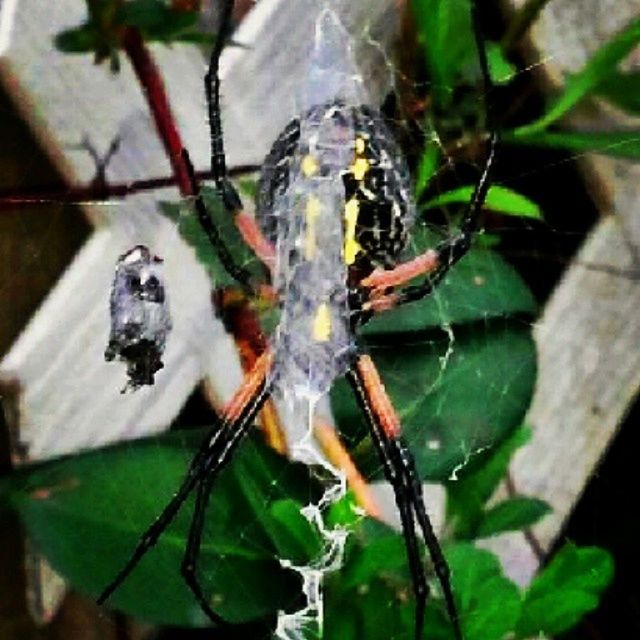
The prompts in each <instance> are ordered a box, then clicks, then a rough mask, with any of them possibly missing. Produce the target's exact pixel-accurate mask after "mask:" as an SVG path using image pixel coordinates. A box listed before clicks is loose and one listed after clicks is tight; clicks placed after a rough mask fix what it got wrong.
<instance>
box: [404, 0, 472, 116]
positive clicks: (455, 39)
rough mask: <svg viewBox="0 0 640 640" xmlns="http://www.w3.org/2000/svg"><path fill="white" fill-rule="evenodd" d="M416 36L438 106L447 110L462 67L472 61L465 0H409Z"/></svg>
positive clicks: (467, 7) (467, 4) (462, 69)
mask: <svg viewBox="0 0 640 640" xmlns="http://www.w3.org/2000/svg"><path fill="white" fill-rule="evenodd" d="M411 7H412V9H413V16H414V18H415V21H416V25H417V27H418V37H419V41H420V44H421V45H422V48H423V51H424V54H425V60H424V61H425V67H426V69H427V71H428V72H429V78H430V80H431V95H432V97H433V100H434V103H435V105H436V106H437V108H438V109H447V108H448V107H450V106H451V101H452V99H453V87H456V86H458V84H459V82H460V79H461V76H462V75H463V73H464V69H465V66H466V65H467V64H468V63H469V62H470V61H474V60H476V57H477V56H476V49H475V44H474V40H473V35H472V32H471V29H470V24H471V18H470V15H471V9H470V4H469V0H412V2H411Z"/></svg>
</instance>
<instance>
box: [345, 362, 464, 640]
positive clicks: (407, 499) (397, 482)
mask: <svg viewBox="0 0 640 640" xmlns="http://www.w3.org/2000/svg"><path fill="white" fill-rule="evenodd" d="M347 378H348V380H349V382H350V383H351V384H352V386H353V388H354V391H355V393H356V397H357V398H358V401H359V403H360V406H361V408H362V409H363V411H364V414H365V416H366V418H367V422H368V423H369V427H370V429H371V435H372V438H373V441H374V443H375V446H376V449H377V451H378V455H379V456H380V459H381V460H382V463H383V466H384V471H385V476H386V478H387V480H388V481H389V483H390V484H391V486H392V488H393V491H394V494H395V499H396V504H397V506H398V511H399V513H400V519H401V523H402V531H403V535H404V539H405V544H406V547H407V557H408V560H409V567H410V570H411V575H412V580H413V589H414V593H415V597H416V629H415V638H416V640H419V639H420V638H421V637H422V631H423V627H424V613H425V607H426V601H427V597H428V594H429V590H428V585H427V581H426V576H425V570H424V566H423V563H422V559H421V557H420V551H419V545H418V541H417V536H416V531H415V520H416V519H417V521H418V524H419V525H420V528H421V530H422V533H423V536H424V539H425V543H426V545H427V548H428V549H429V554H430V556H431V558H432V560H433V563H434V567H435V571H436V576H437V578H438V580H439V582H440V585H441V588H442V591H443V595H444V597H445V603H446V607H447V612H448V614H449V617H450V619H451V623H452V625H453V627H454V631H455V635H456V639H457V640H462V633H461V630H460V623H459V618H458V613H457V610H456V606H455V601H454V599H453V591H452V589H451V583H450V579H449V569H448V566H447V563H446V560H445V558H444V555H443V554H442V550H441V548H440V545H439V543H438V539H437V538H436V535H435V533H434V531H433V527H432V525H431V521H430V520H429V516H428V514H427V510H426V508H425V505H424V499H423V497H422V487H421V486H420V483H419V482H418V480H417V476H416V472H415V463H414V461H413V456H412V455H411V453H410V451H409V450H408V449H407V447H406V446H405V445H404V443H403V442H402V438H401V433H400V421H399V419H398V416H397V414H396V412H395V410H394V409H393V406H392V404H391V401H390V400H389V397H388V396H387V394H386V391H385V389H384V386H383V384H382V381H381V380H380V377H379V375H378V372H377V370H376V368H375V365H374V364H373V361H372V360H371V358H370V357H369V356H366V355H364V356H360V357H359V358H358V359H357V361H356V363H355V366H354V367H353V368H352V369H351V370H350V371H349V372H348V374H347Z"/></svg>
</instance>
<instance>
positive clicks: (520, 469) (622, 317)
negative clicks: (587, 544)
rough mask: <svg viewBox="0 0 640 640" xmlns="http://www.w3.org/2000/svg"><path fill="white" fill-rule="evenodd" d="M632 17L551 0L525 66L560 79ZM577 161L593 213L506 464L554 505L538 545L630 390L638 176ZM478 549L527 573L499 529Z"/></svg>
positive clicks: (545, 328) (637, 358) (617, 9)
mask: <svg viewBox="0 0 640 640" xmlns="http://www.w3.org/2000/svg"><path fill="white" fill-rule="evenodd" d="M509 4H510V5H512V6H515V5H517V6H520V5H521V4H522V2H521V1H520V0H518V1H517V2H512V3H509ZM638 15H640V2H638V1H637V0H629V1H626V0H625V1H622V0H608V1H604V2H603V1H601V0H580V1H576V0H556V1H554V2H551V3H549V4H548V5H547V7H546V9H545V11H544V12H543V14H542V16H541V18H540V20H539V21H538V23H537V24H536V25H535V28H534V30H533V36H532V45H533V49H534V50H535V52H536V53H534V54H533V55H534V60H530V62H532V63H535V62H536V60H535V58H536V57H537V58H538V59H539V60H545V61H547V62H546V64H545V65H544V66H543V67H539V68H538V71H539V72H542V73H544V77H543V78H542V79H541V80H542V82H543V83H545V84H546V85H549V84H552V85H558V84H559V83H560V81H561V79H562V77H563V75H564V74H566V73H569V72H576V71H577V70H579V69H580V68H581V67H582V66H583V65H584V63H585V62H586V60H587V59H588V57H589V55H591V54H592V53H593V52H594V51H595V50H596V49H597V48H598V47H599V46H600V45H601V44H602V43H604V42H606V41H607V40H608V39H609V38H610V37H611V36H612V35H613V34H614V33H615V32H616V31H618V30H619V29H621V28H623V26H624V25H625V24H627V23H628V22H629V21H630V20H631V19H632V18H636V17H637V16H638ZM633 59H634V58H633V57H632V61H633ZM635 61H636V63H637V62H638V57H637V56H636V57H635ZM629 124H630V123H629V121H628V120H627V119H626V118H623V117H622V116H621V115H620V114H615V113H613V112H612V110H611V109H610V108H607V107H605V106H604V105H600V107H599V108H598V106H596V105H594V104H590V105H587V107H586V108H585V110H584V111H583V112H578V114H577V115H575V116H574V117H573V118H572V119H570V120H569V121H567V122H566V126H574V127H580V128H583V129H586V130H602V129H604V128H609V129H615V128H623V127H625V126H629ZM635 126H636V127H637V126H638V123H637V122H636V123H635ZM578 160H579V161H580V164H581V166H582V168H583V170H584V172H585V177H586V179H587V184H589V185H590V188H591V189H592V192H593V195H594V197H595V198H596V200H597V203H598V205H599V207H600V210H601V214H602V218H601V220H600V222H598V223H597V224H596V226H595V227H594V228H593V229H592V231H591V233H590V234H589V237H588V238H587V240H586V242H585V243H584V245H583V246H582V248H581V249H580V251H579V253H578V255H577V256H576V257H575V259H574V260H573V262H572V264H571V265H570V266H569V268H568V269H567V271H566V272H565V274H564V276H563V278H562V280H561V282H560V283H559V285H558V287H557V288H556V290H555V291H554V293H553V295H552V297H551V299H550V300H549V302H548V304H547V305H546V308H545V309H544V312H543V314H542V317H541V319H540V321H539V322H538V323H537V324H536V327H535V329H534V336H535V339H536V344H537V349H538V362H539V374H538V383H537V388H536V392H535V396H534V399H533V404H532V406H531V409H530V411H529V414H528V416H527V419H526V420H527V422H528V423H529V424H531V425H532V426H533V429H534V437H533V441H532V442H531V443H530V444H529V445H527V446H526V447H524V448H523V449H522V450H521V451H520V452H518V454H517V455H516V457H515V460H514V463H513V465H512V469H511V472H512V475H513V479H514V482H515V485H516V488H517V490H518V491H519V492H522V493H524V494H527V495H534V496H536V497H539V498H542V499H544V500H547V501H548V502H549V503H550V504H551V506H552V507H553V513H552V514H551V515H549V516H547V517H545V518H544V520H543V521H542V522H541V523H540V524H539V525H537V526H536V527H535V528H534V534H535V536H536V538H537V539H538V540H539V542H540V543H541V545H542V547H543V548H544V549H549V548H550V547H551V545H552V544H553V543H554V542H555V540H556V538H557V536H558V534H559V533H560V531H561V530H562V527H563V525H564V524H565V522H566V520H567V518H568V516H569V515H570V513H571V510H572V508H573V506H574V505H575V504H576V501H577V500H578V498H579V497H580V495H581V493H582V491H583V489H584V488H585V486H586V484H587V482H588V481H589V479H590V478H591V476H592V475H593V473H594V472H595V470H596V468H597V465H598V462H599V461H600V460H601V458H602V456H603V455H604V454H605V452H606V450H607V448H608V446H609V445H610V443H611V441H612V439H613V438H614V437H615V434H616V430H617V428H618V427H619V426H620V424H621V423H622V421H623V420H624V418H625V416H626V414H627V411H628V410H629V408H630V406H631V404H632V403H633V402H634V400H635V398H636V397H637V394H638V390H639V389H640V314H639V313H638V310H639V309H640V270H639V269H638V266H639V264H640V263H639V262H638V247H640V216H638V211H640V181H639V180H638V178H639V177H640V171H639V168H638V167H637V166H634V165H633V164H632V163H630V162H627V161H622V160H612V159H605V158H603V157H600V158H594V157H593V156H591V155H588V154H584V155H581V157H580V158H578ZM488 546H490V547H492V548H493V549H495V550H497V551H499V552H500V553H501V555H502V557H503V560H504V561H505V565H506V567H507V570H508V571H509V573H511V574H512V575H513V576H514V577H515V578H516V579H517V580H518V581H519V582H520V583H526V582H528V580H529V579H530V578H531V576H532V575H533V573H534V572H535V571H536V569H537V566H538V563H537V559H536V558H535V556H534V554H533V553H532V551H531V549H530V547H529V545H528V544H527V542H526V541H525V540H524V537H523V536H522V535H520V534H513V535H505V536H500V537H499V538H497V539H495V540H494V541H492V542H490V543H489V545H488Z"/></svg>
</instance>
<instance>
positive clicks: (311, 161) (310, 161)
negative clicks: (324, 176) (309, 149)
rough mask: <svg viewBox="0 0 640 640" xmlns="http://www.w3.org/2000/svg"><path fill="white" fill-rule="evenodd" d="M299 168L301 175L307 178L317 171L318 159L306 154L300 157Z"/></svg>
mask: <svg viewBox="0 0 640 640" xmlns="http://www.w3.org/2000/svg"><path fill="white" fill-rule="evenodd" d="M300 168H301V169H302V173H303V175H304V176H306V177H307V178H309V177H311V176H313V175H315V174H316V173H318V168H319V167H318V161H317V160H316V159H315V158H314V157H313V156H311V155H306V156H305V157H304V158H302V162H301V164H300Z"/></svg>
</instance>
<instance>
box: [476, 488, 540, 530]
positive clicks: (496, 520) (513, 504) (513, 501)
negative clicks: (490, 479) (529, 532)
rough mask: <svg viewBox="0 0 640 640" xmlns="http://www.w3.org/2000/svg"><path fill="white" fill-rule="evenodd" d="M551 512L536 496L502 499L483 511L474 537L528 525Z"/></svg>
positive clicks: (522, 527)
mask: <svg viewBox="0 0 640 640" xmlns="http://www.w3.org/2000/svg"><path fill="white" fill-rule="evenodd" d="M550 512H551V507H550V506H549V505H548V504H547V503H546V502H545V501H544V500H538V499H537V498H525V497H516V498H509V499H508V500H503V501H502V502H500V503H499V504H497V505H496V506H495V507H493V508H491V509H489V510H488V511H485V512H484V514H483V517H482V519H481V520H480V522H479V524H478V527H477V529H476V532H475V537H476V538H488V537H489V536H495V535H497V534H499V533H504V532H505V531H518V530H519V529H524V528H525V527H530V526H531V525H533V524H535V523H536V522H538V520H540V519H541V518H543V517H544V516H545V515H547V514H548V513H550Z"/></svg>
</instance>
